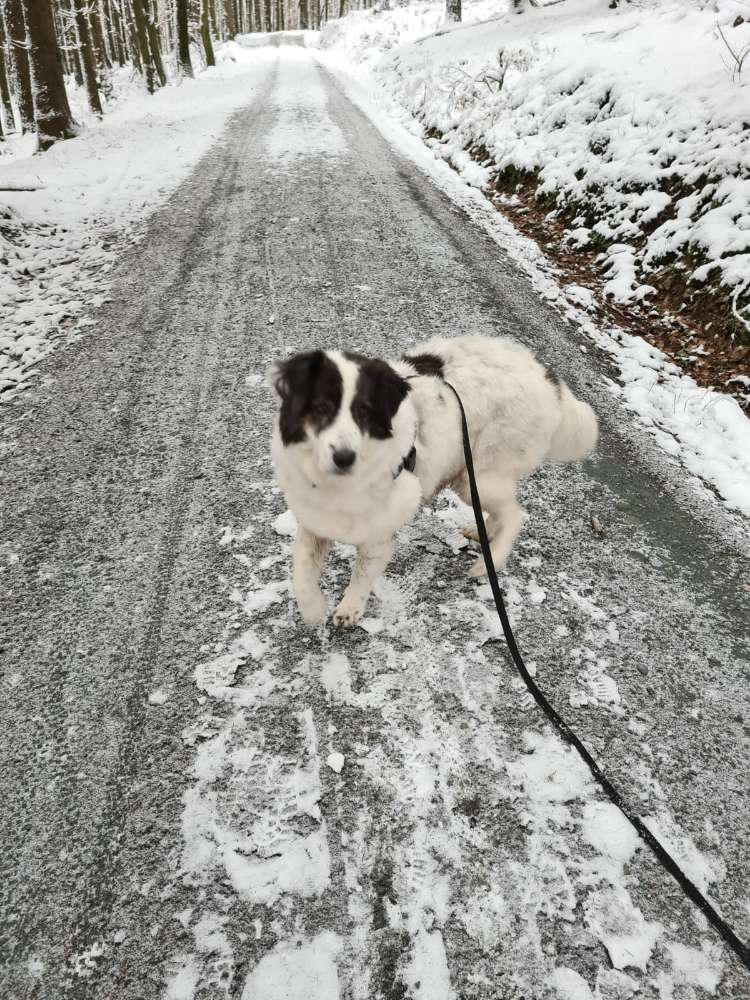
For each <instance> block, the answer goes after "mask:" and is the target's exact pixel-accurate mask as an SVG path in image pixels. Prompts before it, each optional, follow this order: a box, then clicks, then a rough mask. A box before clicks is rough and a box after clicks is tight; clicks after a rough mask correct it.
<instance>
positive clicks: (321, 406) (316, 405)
mask: <svg viewBox="0 0 750 1000" xmlns="http://www.w3.org/2000/svg"><path fill="white" fill-rule="evenodd" d="M310 413H311V414H312V415H313V416H314V417H327V416H329V415H330V413H331V404H330V403H329V402H328V401H327V400H325V399H315V400H313V402H312V404H311V406H310Z"/></svg>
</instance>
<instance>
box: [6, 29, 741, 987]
mask: <svg viewBox="0 0 750 1000" xmlns="http://www.w3.org/2000/svg"><path fill="white" fill-rule="evenodd" d="M95 319H96V326H95V327H94V328H93V329H92V331H91V332H90V333H88V334H87V335H86V337H85V338H83V339H82V340H80V341H79V342H78V343H77V344H75V345H73V346H71V347H69V348H67V349H65V350H61V351H59V352H58V353H57V354H55V355H54V356H52V357H51V358H49V359H48V360H47V361H46V362H45V363H44V364H43V366H42V368H43V378H42V379H41V380H39V381H38V382H37V384H36V387H35V388H34V389H33V390H30V391H29V392H27V393H26V394H25V395H24V396H23V397H22V398H21V399H19V400H18V401H16V402H15V403H13V404H12V405H10V406H8V407H7V408H6V409H5V410H4V411H3V413H2V414H1V415H0V416H1V418H2V420H3V424H4V430H5V434H4V437H3V442H4V446H5V449H6V451H5V454H4V459H3V463H2V466H1V467H0V476H1V482H2V506H1V507H0V522H1V523H0V544H1V546H2V548H0V563H1V564H2V574H1V575H0V591H1V593H2V609H1V614H2V619H1V621H0V647H1V651H2V700H1V701H0V713H1V716H2V718H1V719H0V773H2V789H3V804H2V809H1V810H0V942H1V945H2V952H1V954H0V996H2V998H3V1000H23V998H47V1000H62V998H76V1000H84V998H86V1000H88V998H92V1000H93V998H97V1000H105V998H106V1000H114V998H116V1000H152V998H157V997H168V998H170V1000H178V998H179V1000H181V998H193V997H195V998H196V1000H204V998H208V997H223V996H231V997H243V998H244V1000H253V998H256V997H257V998H261V997H262V998H263V1000H274V998H277V997H293V998H297V997H309V998H311V1000H329V998H335V997H338V996H341V997H342V998H343V997H345V998H363V1000H379V998H383V1000H394V998H406V997H414V998H418V997H424V998H429V1000H447V998H448V997H454V998H459V1000H463V998H474V997H476V998H486V1000H521V998H525V1000H542V998H546V997H561V998H571V997H572V998H574V1000H587V998H588V996H589V995H590V996H593V995H596V997H597V998H601V1000H621V998H627V997H630V996H631V995H632V990H633V989H634V988H635V987H636V986H637V987H639V989H640V992H639V993H638V996H639V997H644V998H654V1000H656V998H659V1000H672V997H674V1000H680V998H690V997H704V996H708V995H711V994H712V991H715V995H717V996H720V997H722V998H723V1000H746V998H747V996H748V995H750V975H748V974H747V973H746V972H744V971H743V970H742V968H741V966H740V965H739V963H738V962H737V961H736V960H735V959H734V958H733V957H732V956H731V955H729V954H728V953H727V952H726V951H724V950H723V948H722V947H721V946H720V945H719V944H718V943H717V938H716V936H715V934H714V933H713V932H712V931H710V930H708V929H707V928H706V926H705V924H704V923H703V922H702V921H701V919H700V918H698V917H696V913H695V910H694V909H693V907H692V906H691V905H690V904H689V903H688V902H686V901H685V900H684V899H683V897H682V895H681V893H680V892H679V890H678V889H677V888H676V886H675V885H674V884H673V883H672V881H671V880H670V878H669V877H668V876H667V875H665V874H664V873H663V872H662V871H661V870H660V869H659V868H658V866H657V865H656V864H655V863H654V861H653V859H652V858H651V857H650V855H649V854H648V852H647V851H646V850H645V849H640V848H638V847H637V845H635V844H634V843H631V842H630V841H629V838H628V835H627V831H626V830H623V827H622V824H619V823H618V822H617V818H616V816H613V815H612V814H611V812H610V811H608V809H607V807H606V805H604V804H603V803H602V800H601V798H600V796H599V795H598V794H597V793H596V791H595V790H594V789H593V787H592V786H591V784H590V782H588V780H587V778H586V775H585V774H584V773H583V772H582V771H581V769H580V767H579V766H578V765H577V763H576V761H575V760H574V759H572V757H571V756H570V755H569V754H567V753H566V752H565V751H564V750H563V749H562V748H561V747H560V746H559V744H558V743H557V742H556V740H555V739H554V737H553V736H552V735H551V733H550V732H549V730H548V729H546V727H545V726H544V723H543V719H542V718H541V716H540V714H539V712H538V710H537V709H536V708H535V706H533V705H531V704H529V701H528V698H527V697H526V696H525V694H524V692H523V690H522V689H521V688H520V686H519V684H518V682H517V681H516V680H515V678H514V674H513V670H512V667H511V665H510V662H509V660H508V657H507V654H506V652H505V649H504V647H503V645H502V644H501V643H500V642H498V641H496V640H497V636H498V629H497V625H496V623H495V621H494V618H493V612H492V609H491V606H490V604H489V601H488V597H487V593H486V590H483V589H482V588H481V586H480V587H479V588H478V586H477V584H476V583H475V582H474V581H470V580H469V579H468V578H467V577H466V576H465V571H466V569H467V567H468V565H470V563H471V561H472V560H473V558H474V556H473V554H472V552H471V551H470V546H467V547H461V546H462V544H463V543H462V542H461V541H460V539H459V534H458V530H457V526H458V525H459V523H460V521H461V519H462V518H463V519H464V520H465V519H466V512H465V511H462V510H459V509H458V508H456V506H455V505H454V504H453V502H452V501H451V499H450V498H442V499H441V500H439V501H438V502H437V503H436V505H435V506H434V508H433V509H432V510H426V511H424V512H423V513H422V514H421V515H420V516H419V518H418V519H417V521H415V523H414V524H413V525H411V526H409V527H408V528H407V529H405V530H404V532H403V539H402V544H400V545H399V546H398V550H397V556H396V558H395V560H394V562H393V564H392V565H391V567H390V568H389V570H388V573H387V575H386V577H385V579H384V581H383V582H382V583H381V584H380V585H379V587H378V589H377V593H376V597H375V599H374V600H373V603H372V606H371V608H370V611H369V615H370V617H369V618H368V619H367V621H366V623H365V624H366V626H367V629H362V628H357V629H354V630H352V631H350V632H336V631H335V630H334V629H332V628H331V627H330V625H328V626H325V627H322V628H320V629H316V630H309V629H306V628H305V627H304V626H303V625H302V624H301V621H300V620H299V618H298V616H297V614H296V610H295V608H294V605H293V602H292V601H291V597H290V594H289V593H288V586H287V582H286V581H287V569H288V561H289V560H288V553H289V543H290V538H289V537H288V534H289V531H291V530H292V529H291V527H290V526H289V524H288V518H283V517H282V518H281V520H280V521H279V520H277V518H278V516H279V515H281V514H283V511H284V504H283V500H282V498H281V496H280V495H279V493H278V490H276V489H275V488H274V486H273V480H272V474H271V469H270V465H269V459H268V436H269V428H270V421H271V417H272V412H273V399H272V396H271V393H270V391H269V390H268V389H267V387H266V385H265V383H264V381H263V379H262V376H263V375H264V373H265V372H266V370H267V368H268V366H269V364H270V362H271V361H272V360H273V359H274V358H275V357H277V356H279V354H280V353H282V352H284V351H286V350H288V349H301V348H307V347H312V346H321V347H328V348H350V349H353V350H357V351H362V352H368V353H371V354H374V355H379V356H384V357H388V356H398V355H399V354H400V352H401V351H402V350H403V349H404V348H405V347H407V346H409V345H411V344H413V343H414V342H417V341H419V340H421V339H425V338H427V337H429V336H431V335H433V334H438V333H439V334H446V335H452V334H459V333H466V332H480V333H484V334H488V335H512V336H514V337H516V338H518V339H519V340H521V341H523V342H524V343H526V344H528V345H529V346H530V347H531V348H532V349H533V350H535V351H536V352H537V354H538V355H539V356H540V358H541V359H542V360H543V361H544V362H545V363H546V364H548V365H549V366H550V367H551V368H552V369H553V370H554V371H555V372H557V373H558V374H559V375H560V376H561V377H562V378H564V379H565V380H566V381H567V382H568V383H569V384H570V385H571V387H572V388H573V389H574V391H576V392H578V393H579V394H581V395H582V396H583V397H585V398H587V399H588V400H589V401H590V402H591V403H592V405H593V406H594V407H595V409H596V410H597V412H598V414H599V416H600V419H601V427H602V440H601V446H600V448H599V450H598V452H597V454H596V456H595V457H594V458H593V459H591V460H590V461H587V462H586V463H585V464H583V465H582V466H569V467H562V468H545V469H543V470H541V471H540V472H539V473H538V474H536V475H535V476H534V477H533V478H532V479H531V480H530V481H529V482H528V483H527V484H525V487H524V490H523V504H524V506H525V508H526V510H527V511H528V513H529V519H528V523H527V524H526V527H525V530H524V533H523V536H522V540H521V542H520V544H519V545H518V547H517V549H516V552H515V554H514V556H513V557H512V559H511V562H510V563H509V566H508V573H507V575H506V576H505V586H506V588H507V589H508V592H509V597H510V604H511V608H512V611H513V615H514V620H515V622H516V625H517V633H518V639H519V643H520V645H521V647H522V649H523V650H524V651H525V653H526V656H527V659H528V660H530V661H532V662H533V663H534V664H535V665H536V670H537V678H538V679H539V681H540V683H541V684H542V687H543V688H544V689H545V690H546V691H547V692H548V693H549V695H550V697H551V698H552V699H553V700H554V701H555V703H556V704H558V705H559V706H560V707H561V708H562V709H564V710H565V713H566V714H567V716H568V718H569V720H570V721H571V722H573V723H574V724H575V726H576V727H577V729H578V731H579V732H580V733H581V735H582V736H583V737H584V738H585V740H586V742H587V743H588V745H589V746H590V747H591V748H592V750H593V751H594V752H595V754H596V755H597V757H598V758H599V759H600V761H601V762H602V763H603V764H604V765H605V767H606V769H607V771H608V773H609V774H610V776H611V777H612V778H613V779H614V780H615V781H616V782H617V783H618V784H619V786H620V787H621V788H622V789H623V790H625V791H626V793H627V798H628V800H629V801H630V803H631V805H632V807H633V808H634V809H635V810H637V811H638V812H640V813H641V814H642V815H646V816H649V817H652V818H654V822H656V823H657V825H658V829H659V830H660V831H661V832H662V834H663V836H664V838H665V839H666V840H667V842H668V843H669V844H670V845H671V846H673V848H674V850H675V851H676V853H677V855H678V857H679V858H680V859H681V860H682V861H683V862H684V864H685V865H686V867H687V868H688V870H689V871H690V872H691V873H692V874H693V876H694V877H695V878H696V880H697V881H699V883H701V884H702V885H704V886H705V887H706V889H707V891H708V892H709V894H710V895H711V898H712V899H714V900H715V901H716V903H717V905H719V906H720V908H721V911H722V913H723V914H724V916H725V917H726V918H727V919H728V920H729V921H730V922H732V923H733V924H734V925H735V927H736V929H737V931H738V932H739V933H740V935H741V936H742V937H744V939H746V940H747V939H750V890H749V889H748V885H749V884H750V798H749V794H748V792H749V789H748V781H747V773H748V762H749V761H750V683H749V681H750V655H749V649H748V622H749V621H750V593H749V592H748V587H747V580H748V578H747V565H748V563H747V560H748V553H749V551H750V549H749V547H748V541H747V532H746V531H745V529H744V528H743V526H742V525H741V524H739V523H738V522H737V521H735V520H733V519H732V518H731V517H729V515H727V514H726V513H725V512H724V511H723V509H722V508H721V506H720V505H718V504H713V505H712V504H711V503H710V502H708V501H706V500H705V499H703V498H701V497H700V496H698V495H697V493H696V492H695V489H694V487H693V485H691V484H690V483H689V481H688V478H687V475H686V474H685V473H684V472H682V471H681V470H680V469H678V468H676V467H675V466H674V464H671V463H670V462H668V461H667V460H666V459H665V458H664V457H663V456H662V455H661V454H660V453H659V452H658V451H657V450H656V448H655V446H654V445H653V444H652V443H651V441H650V439H649V438H648V436H647V435H646V434H645V432H644V431H642V430H641V429H640V428H639V427H637V426H635V425H634V422H633V420H632V419H631V417H629V416H628V415H627V414H626V412H625V411H624V410H623V409H622V408H621V407H620V406H619V404H618V403H617V402H616V401H614V400H613V397H612V396H611V395H610V394H609V393H608V391H607V389H606V382H605V377H606V376H608V375H611V372H609V371H608V370H607V367H606V365H607V362H606V361H605V360H601V361H600V360H597V358H596V357H594V356H593V351H592V350H591V349H589V350H588V352H587V353H584V352H582V351H581V341H580V335H579V334H578V333H577V332H576V331H575V330H573V329H572V328H569V327H568V326H567V325H566V323H565V322H564V321H563V320H561V319H560V318H559V317H557V316H556V314H554V313H553V312H552V311H551V310H550V309H549V308H548V307H547V306H546V305H545V304H543V303H542V302H540V301H539V299H538V297H537V295H536V294H535V293H534V291H533V289H532V288H531V287H530V286H529V285H528V283H527V281H526V280H525V279H524V277H523V276H522V275H521V274H520V273H519V272H518V271H517V270H516V268H515V267H514V264H513V262H512V260H510V259H508V256H507V255H506V254H504V253H503V252H502V251H501V250H500V249H499V248H498V246H497V245H496V244H495V243H493V242H492V241H491V240H490V239H489V238H488V237H487V236H485V235H484V234H483V233H482V232H480V231H479V229H478V228H477V227H476V226H475V225H474V224H472V223H471V222H470V221H469V220H468V219H467V218H466V217H465V216H464V215H463V213H462V212H461V211H460V210H459V209H457V208H456V207H455V206H454V205H453V204H452V203H451V202H450V201H449V200H448V199H447V198H446V197H445V196H444V195H443V194H441V193H440V192H438V191H437V190H436V189H435V188H434V187H433V186H432V185H431V183H430V182H429V181H428V180H426V179H425V178H423V177H422V176H421V175H420V174H419V172H418V171H417V170H416V169H415V168H414V167H413V166H412V165H411V164H410V163H409V162H407V161H406V160H404V159H402V158H400V156H399V155H397V154H396V153H395V152H394V151H393V150H392V149H391V148H390V147H389V146H388V145H387V144H386V142H385V141H384V140H383V139H382V137H381V136H380V134H379V133H378V132H377V131H376V130H375V129H374V128H373V126H372V125H371V124H370V123H369V121H368V120H367V119H366V118H365V117H364V116H363V114H362V113H361V112H360V111H358V110H357V109H355V108H354V107H353V106H352V105H351V104H350V103H349V101H348V100H347V99H346V97H345V96H344V95H343V93H342V91H341V89H340V88H339V87H338V85H337V84H336V83H335V82H334V80H333V79H332V78H331V77H330V76H329V75H328V74H327V72H326V71H325V70H323V69H322V68H320V67H318V66H317V65H316V63H315V60H314V58H313V56H312V55H311V54H310V53H308V52H307V51H305V50H304V49H300V48H288V47H282V48H280V49H279V50H278V59H277V60H276V61H275V63H274V67H273V69H272V71H269V75H268V77H267V80H266V81H265V84H264V85H263V86H262V87H261V88H260V90H256V91H255V92H254V93H252V94H249V95H248V104H247V107H246V108H245V109H244V110H242V111H240V112H238V113H237V114H236V115H234V117H233V118H232V119H231V120H230V123H229V127H228V128H227V130H226V133H225V135H224V138H223V140H222V141H221V142H219V143H218V144H217V145H216V146H215V147H214V148H213V149H212V150H211V151H210V152H209V153H208V154H207V155H206V156H205V157H204V159H203V160H202V161H201V162H200V163H199V164H198V166H197V167H196V169H195V170H194V172H193V173H192V175H191V176H190V177H189V178H188V179H187V180H186V181H185V182H184V183H183V184H182V185H181V187H180V188H179V190H178V191H176V193H175V194H174V196H173V197H172V198H171V199H170V200H169V202H168V203H167V204H166V205H165V206H164V207H163V208H162V209H161V210H160V211H158V212H157V213H156V215H155V216H154V217H153V219H152V221H151V224H150V226H149V229H148V232H147V234H146V237H145V238H144V239H143V241H142V242H141V243H140V244H138V245H137V246H136V247H133V248H130V249H128V250H127V251H125V252H124V253H123V256H122V259H121V261H120V263H119V265H118V272H117V276H116V280H115V283H114V288H113V291H112V294H111V299H110V301H109V302H108V303H107V304H106V305H105V306H104V307H103V308H101V310H100V311H99V312H98V313H97V314H96V316H95ZM583 346H586V345H585V344H584V345H583ZM592 513H593V514H595V515H596V517H597V518H598V519H599V520H600V522H601V523H602V525H603V526H604V533H603V534H597V533H595V532H593V531H592V529H591V522H590V518H591V514H592ZM348 559H349V554H348V553H347V552H346V551H344V550H343V549H342V550H340V551H337V552H336V553H335V555H334V557H333V559H332V561H331V563H330V565H329V568H328V570H327V571H326V575H325V577H324V582H325V588H326V590H327V593H328V594H329V597H330V599H331V602H332V603H333V598H334V597H335V596H336V595H338V594H340V592H341V589H342V587H343V585H344V582H345V571H346V567H347V565H348ZM217 657H218V659H217ZM197 667H198V668H199V670H198V674H197V682H198V683H197V684H196V668H197ZM338 755H340V756H338ZM690 949H694V950H690ZM696 969H697V970H699V971H697V972H696ZM691 970H692V971H691ZM707 970H708V971H707ZM576 976H577V977H580V978H576ZM566 983H567V984H568V986H566V985H565V984H566ZM582 983H585V984H588V986H587V988H588V989H589V990H590V991H591V992H590V994H587V993H586V992H585V990H584V986H583V985H581V984H582ZM571 984H572V985H571ZM566 989H567V990H568V992H565V990H566ZM594 991H597V992H596V993H595V994H594ZM629 991H630V992H629ZM670 991H671V992H670Z"/></svg>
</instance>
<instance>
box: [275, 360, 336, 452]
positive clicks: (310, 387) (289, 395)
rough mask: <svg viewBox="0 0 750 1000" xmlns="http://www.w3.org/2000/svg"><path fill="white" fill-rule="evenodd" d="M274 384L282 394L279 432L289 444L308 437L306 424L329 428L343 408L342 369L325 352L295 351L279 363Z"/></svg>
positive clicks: (285, 442) (317, 429) (320, 428)
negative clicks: (296, 352)
mask: <svg viewBox="0 0 750 1000" xmlns="http://www.w3.org/2000/svg"><path fill="white" fill-rule="evenodd" d="M274 386H275V388H276V391H277V392H278V394H279V396H280V397H281V412H280V414H279V431H280V432H281V440H282V441H283V442H284V444H285V445H288V444H295V443H299V442H300V441H304V440H305V437H306V430H305V426H306V425H307V424H310V425H312V427H313V428H314V429H315V430H316V431H320V430H323V428H324V427H328V425H329V424H331V423H333V421H334V420H335V419H336V414H337V413H338V412H339V409H340V408H341V399H342V396H343V394H344V383H343V379H342V378H341V372H340V371H339V370H338V368H337V366H336V365H335V364H334V362H333V361H331V359H330V358H329V357H328V356H327V355H326V354H324V353H323V351H305V352H304V353H302V354H295V355H294V356H293V357H291V358H289V359H288V360H286V361H280V362H279V363H278V365H277V366H276V375H275V379H274Z"/></svg>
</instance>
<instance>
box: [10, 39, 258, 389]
mask: <svg viewBox="0 0 750 1000" xmlns="http://www.w3.org/2000/svg"><path fill="white" fill-rule="evenodd" d="M273 58H274V54H273V51H272V50H269V49H263V50H247V49H245V48H243V47H241V46H240V45H237V44H235V43H231V42H230V43H228V44H227V45H225V46H223V47H222V48H221V50H220V51H219V52H218V53H217V63H218V65H217V66H216V67H214V68H211V69H206V70H203V71H202V72H201V73H200V74H199V75H198V76H197V78H196V79H195V80H184V81H182V82H181V83H179V84H178V85H171V86H168V87H165V88H164V89H162V90H160V91H158V92H157V93H156V94H154V95H153V96H149V95H148V94H147V93H146V92H145V89H144V87H143V84H142V81H140V79H139V78H134V77H131V76H130V75H129V74H127V73H124V72H123V73H121V74H119V75H117V76H115V78H114V81H113V82H114V92H113V96H112V100H111V102H110V104H109V106H108V109H107V114H106V115H105V117H104V118H103V120H102V121H97V120H95V119H91V118H90V117H89V116H87V113H86V112H85V110H84V108H83V105H82V101H83V96H84V95H83V94H82V92H80V91H75V92H74V93H73V94H72V95H71V100H72V104H73V107H74V109H75V114H76V117H77V118H78V120H79V122H81V123H82V131H81V135H80V136H79V137H78V138H76V139H72V140H69V141H67V142H61V143H57V144H56V145H55V146H53V147H52V149H51V150H49V151H48V152H47V153H45V154H43V155H41V156H34V155H32V154H33V152H34V146H35V140H34V138H33V136H26V137H23V138H21V139H15V140H11V141H9V142H8V143H5V144H4V145H3V146H1V147H0V188H6V187H16V186H18V187H22V186H31V187H36V188H37V189H36V190H33V191H11V192H9V191H0V399H6V400H7V399H8V398H12V397H13V396H14V395H16V393H17V392H18V391H19V389H20V388H21V387H23V385H24V383H25V382H26V381H27V380H28V379H29V378H30V377H31V376H32V374H33V373H34V366H35V365H36V364H37V363H38V362H39V361H40V360H41V358H43V357H44V356H45V355H46V354H47V353H48V352H49V351H50V350H51V349H52V348H53V346H54V344H55V343H56V342H57V341H59V340H60V339H61V338H63V337H65V336H66V335H67V336H69V335H70V334H71V333H72V332H73V331H75V330H77V329H79V328H80V327H81V326H83V325H85V324H86V322H87V321H86V318H85V317H86V315H87V313H89V312H90V311H91V310H92V309H93V308H95V307H96V306H97V305H98V304H99V303H101V301H102V300H103V298H104V297H105V295H106V289H107V278H106V274H107V272H108V271H109V269H110V268H111V267H112V265H113V263H114V261H115V259H116V253H115V247H116V245H117V244H118V243H119V242H120V241H122V240H123V239H135V238H137V236H138V232H139V224H140V223H142V221H143V220H144V219H145V218H146V216H147V215H148V214H149V213H150V212H151V211H153V209H154V208H155V207H156V206H157V205H159V204H160V203H161V202H163V201H164V200H165V199H166V198H167V197H168V195H169V194H170V193H171V192H172V191H173V190H174V189H175V187H176V186H177V185H178V183H179V182H180V181H181V180H182V179H183V178H184V177H185V176H186V174H187V173H188V171H189V170H190V168H191V167H192V166H193V165H194V164H195V162H196V161H197V160H198V158H199V157H200V156H201V155H202V154H203V153H204V152H205V151H206V150H207V149H208V148H209V147H210V146H211V145H212V143H213V142H214V141H215V140H216V138H217V136H218V135H219V134H220V132H221V130H222V127H223V125H224V123H225V121H226V119H227V117H228V116H229V114H230V113H231V112H232V111H234V110H235V109H237V108H238V107H241V106H242V105H244V104H247V103H248V102H249V101H250V100H251V99H252V96H253V91H254V89H256V88H257V85H258V84H259V82H260V80H261V79H263V78H264V77H265V76H266V74H267V71H268V65H269V60H272V59H273Z"/></svg>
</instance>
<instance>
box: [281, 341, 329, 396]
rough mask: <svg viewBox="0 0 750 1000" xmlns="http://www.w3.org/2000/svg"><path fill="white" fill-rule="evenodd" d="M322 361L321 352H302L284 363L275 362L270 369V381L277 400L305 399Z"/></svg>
mask: <svg viewBox="0 0 750 1000" xmlns="http://www.w3.org/2000/svg"><path fill="white" fill-rule="evenodd" d="M322 360H323V352H322V351H303V352H301V353H300V354H293V355H292V357H291V358H287V359H286V360H285V361H277V362H276V364H275V365H274V366H273V367H272V369H271V376H270V379H271V385H272V386H273V388H274V389H275V390H276V394H277V395H278V396H279V398H280V399H281V400H284V401H285V400H288V399H290V398H292V397H293V396H297V397H301V398H302V399H303V400H304V399H307V396H308V394H309V391H310V386H311V385H312V382H313V380H314V378H315V375H316V374H317V372H318V370H319V368H320V364H321V361H322Z"/></svg>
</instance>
